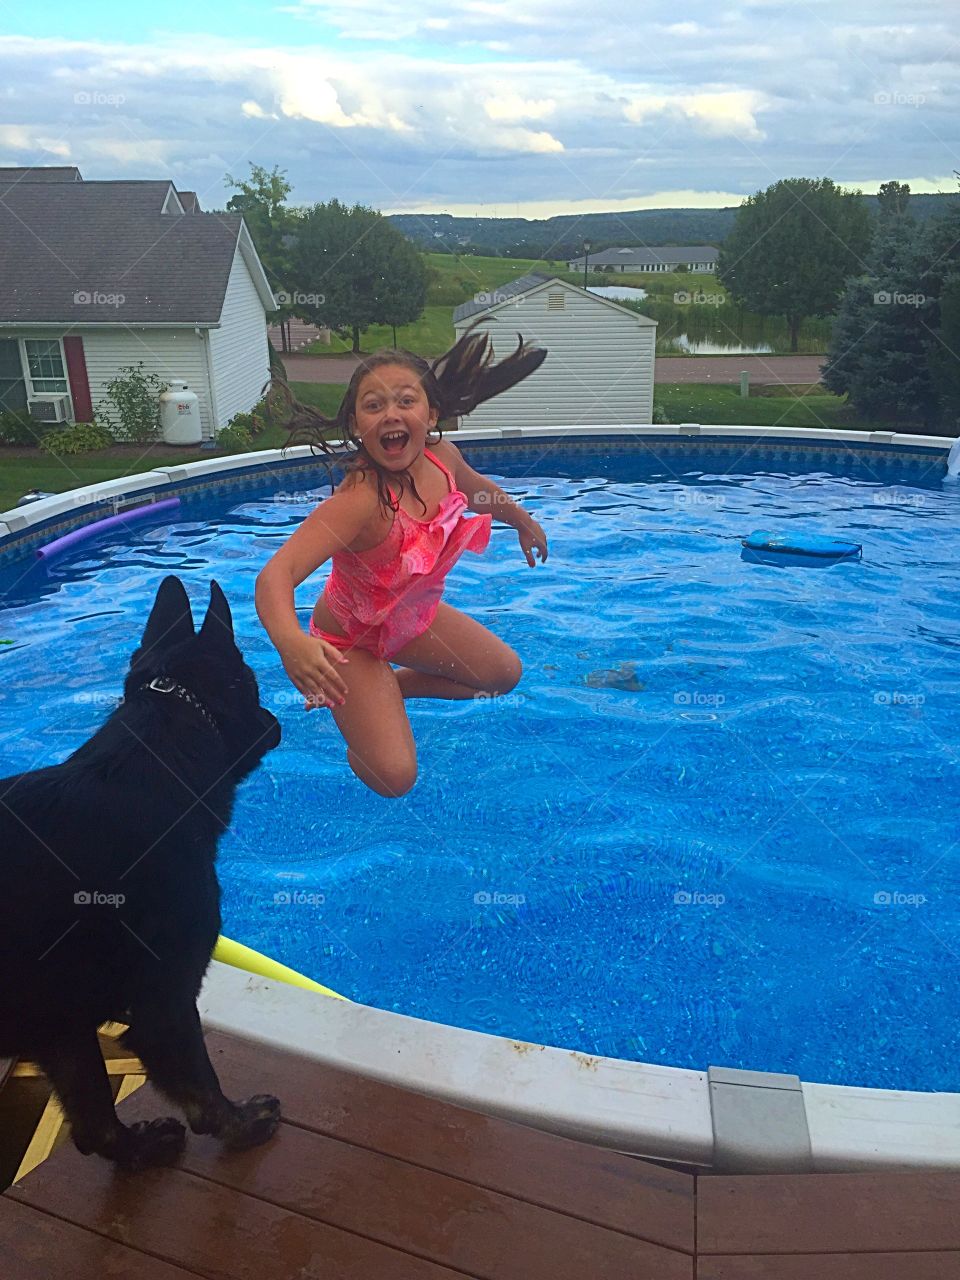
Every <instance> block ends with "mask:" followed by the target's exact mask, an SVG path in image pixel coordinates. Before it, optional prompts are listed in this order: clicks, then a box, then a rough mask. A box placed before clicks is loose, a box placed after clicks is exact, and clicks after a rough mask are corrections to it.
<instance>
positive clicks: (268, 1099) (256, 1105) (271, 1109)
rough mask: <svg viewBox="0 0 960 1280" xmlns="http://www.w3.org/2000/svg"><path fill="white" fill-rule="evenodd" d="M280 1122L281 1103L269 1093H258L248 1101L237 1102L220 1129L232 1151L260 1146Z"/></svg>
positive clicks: (227, 1146) (272, 1133)
mask: <svg viewBox="0 0 960 1280" xmlns="http://www.w3.org/2000/svg"><path fill="white" fill-rule="evenodd" d="M279 1123H280V1103H279V1101H278V1099H277V1098H274V1097H273V1096H272V1095H271V1094H269V1093H258V1094H256V1095H255V1096H254V1097H252V1098H248V1099H247V1100H246V1102H235V1103H234V1104H233V1111H232V1114H231V1116H230V1119H229V1120H228V1122H227V1123H226V1124H225V1125H224V1126H223V1128H222V1129H221V1131H220V1138H221V1139H222V1141H223V1144H224V1146H225V1147H226V1148H227V1149H228V1150H230V1151H244V1150H246V1148H247V1147H256V1146H259V1145H260V1143H261V1142H266V1141H267V1139H268V1138H272V1137H273V1135H274V1133H276V1130H277V1125H278V1124H279Z"/></svg>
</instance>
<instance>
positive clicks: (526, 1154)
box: [0, 1034, 960, 1280]
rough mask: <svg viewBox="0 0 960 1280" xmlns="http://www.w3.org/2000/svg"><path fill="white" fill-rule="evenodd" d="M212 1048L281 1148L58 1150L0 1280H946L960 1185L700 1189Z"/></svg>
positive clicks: (18, 1207)
mask: <svg viewBox="0 0 960 1280" xmlns="http://www.w3.org/2000/svg"><path fill="white" fill-rule="evenodd" d="M208 1043H209V1046H210V1050H211V1056H212V1058H213V1060H214V1062H215V1064H216V1066H217V1069H218V1071H219V1073H220V1078H221V1080H222V1082H223V1085H224V1089H225V1091H226V1092H227V1093H228V1094H229V1095H231V1096H235V1097H237V1096H246V1095H248V1094H251V1093H258V1092H272V1093H276V1094H277V1095H278V1096H279V1097H280V1099H281V1101H282V1103H283V1111H284V1122H283V1124H282V1125H281V1127H280V1130H279V1132H278V1134H277V1136H276V1137H275V1138H274V1139H273V1140H272V1141H271V1142H270V1143H268V1144H266V1145H265V1146H263V1147H260V1148H257V1149H256V1150H253V1151H250V1152H245V1153H243V1154H239V1155H224V1154H222V1153H221V1152H220V1150H219V1148H218V1146H217V1144H216V1143H215V1142H213V1141H212V1140H210V1139H207V1138H198V1137H195V1136H193V1135H191V1136H190V1137H189V1139H188V1146H187V1151H186V1153H185V1155H184V1157H183V1159H182V1162H181V1164H180V1165H178V1166H177V1167H176V1168H173V1169H164V1170H155V1171H152V1172H150V1173H147V1174H142V1175H139V1176H137V1177H122V1176H118V1175H116V1174H115V1173H114V1172H113V1170H112V1168H111V1167H110V1166H109V1165H107V1164H106V1163H105V1162H103V1161H101V1160H97V1159H93V1158H91V1159H84V1158H83V1157H81V1156H80V1155H78V1154H77V1152H76V1151H75V1150H74V1148H73V1147H72V1145H67V1146H64V1147H63V1148H62V1149H60V1150H59V1151H57V1152H55V1154H54V1155H53V1156H51V1157H50V1159H48V1160H46V1161H45V1162H44V1163H43V1164H41V1165H40V1166H39V1167H38V1168H36V1169H35V1170H34V1171H33V1172H32V1173H30V1174H28V1175H27V1176H26V1177H25V1178H24V1179H23V1180H22V1181H20V1182H19V1183H17V1185H16V1186H14V1187H12V1188H11V1189H10V1190H9V1191H7V1192H6V1193H5V1194H4V1195H3V1196H0V1277H3V1280H47V1278H48V1277H49V1278H50V1280H53V1278H54V1277H56V1278H57V1280H60V1278H61V1277H62V1276H64V1275H69V1276H70V1280H94V1278H96V1280H101V1278H102V1277H128V1276H129V1277H133V1276H136V1277H138V1280H139V1278H141V1277H142V1278H143V1280H154V1278H156V1280H175V1278H177V1277H179V1278H180V1280H182V1278H183V1277H185V1276H205V1277H216V1278H217V1280H292V1278H296V1280H312V1278H314V1277H315V1278H316V1280H456V1278H457V1277H463V1276H470V1277H489V1278H490V1280H681V1278H682V1280H760V1278H761V1277H762V1278H763V1280H960V1174H957V1175H954V1174H923V1173H906V1174H872V1175H860V1174H850V1175H848V1174H824V1175H814V1174H807V1175H797V1176H792V1175H789V1176H787V1175H780V1176H760V1177H726V1176H716V1175H713V1176H707V1175H701V1176H700V1177H695V1176H694V1175H693V1174H689V1173H686V1172H680V1171H678V1170H674V1169H667V1168H663V1167H660V1166H658V1165H654V1164H651V1163H648V1162H645V1161H642V1160H636V1159H633V1158H631V1157H629V1156H623V1155H617V1154H615V1153H611V1152H608V1151H603V1150H600V1149H599V1148H595V1147H591V1146H589V1145H586V1144H583V1143H579V1142H574V1141H571V1140H568V1139H566V1138H559V1137H555V1136H553V1135H551V1134H546V1133H541V1132H539V1131H537V1130H535V1129H529V1128H526V1127H524V1126H522V1125H517V1124H511V1123H509V1122H507V1121H504V1120H499V1119H495V1118H492V1117H489V1116H484V1115H481V1114H479V1113H477V1112H472V1111H466V1110H464V1109H462V1108H458V1107H453V1106H448V1105H447V1104H445V1103H440V1102H436V1101H434V1100H432V1099H428V1098H424V1097H421V1096H419V1095H417V1094H413V1093H408V1092H406V1091H404V1090H401V1089H397V1088H394V1087H391V1086H386V1085H380V1084H376V1083H373V1082H371V1081H369V1080H366V1079H363V1078H361V1077H359V1076H356V1075H352V1074H350V1073H347V1072H343V1071H337V1070H333V1069H331V1068H326V1067H319V1066H317V1065H316V1064H315V1063H310V1062H307V1061H305V1060H304V1059H302V1058H298V1057H295V1056H290V1055H285V1054H281V1053H277V1052H274V1051H269V1050H265V1049H263V1048H262V1047H260V1046H256V1045H253V1044H251V1043H248V1042H245V1041H242V1040H238V1039H234V1038H232V1037H229V1036H224V1035H216V1034H214V1035H210V1036H209V1037H208ZM120 1109H121V1114H122V1115H123V1116H124V1117H125V1118H126V1119H128V1120H134V1119H140V1118H145V1117H149V1116H156V1115H160V1114H166V1113H167V1112H168V1111H169V1108H168V1107H167V1106H165V1105H164V1104H163V1102H162V1101H160V1100H159V1099H158V1098H157V1097H156V1096H155V1095H154V1094H153V1092H152V1090H151V1089H150V1088H149V1086H146V1087H144V1088H140V1089H138V1090H137V1091H136V1092H135V1093H133V1094H132V1095H131V1096H130V1097H128V1098H127V1099H126V1100H125V1101H124V1102H123V1103H122V1104H121V1108H120Z"/></svg>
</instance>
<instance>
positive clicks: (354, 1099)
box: [207, 1034, 694, 1254]
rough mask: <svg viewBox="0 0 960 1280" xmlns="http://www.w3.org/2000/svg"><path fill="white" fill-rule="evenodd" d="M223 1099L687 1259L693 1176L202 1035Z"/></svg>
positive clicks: (690, 1250) (690, 1249)
mask: <svg viewBox="0 0 960 1280" xmlns="http://www.w3.org/2000/svg"><path fill="white" fill-rule="evenodd" d="M207 1046H208V1048H209V1050H210V1057H211V1060H212V1061H213V1063H214V1066H215V1067H216V1069H217V1072H218V1074H219V1076H220V1080H221V1083H222V1085H223V1088H224V1092H225V1093H226V1094H227V1095H228V1096H229V1097H239V1096H246V1095H248V1094H250V1093H256V1092H261V1091H265V1092H270V1093H276V1095H277V1096H278V1097H279V1098H280V1100H281V1103H282V1104H283V1114H284V1118H285V1119H286V1120H287V1121H288V1122H290V1123H292V1124H297V1125H300V1126H302V1127H304V1128H308V1129H311V1130H313V1131H314V1132H316V1133H323V1134H326V1135H327V1136H329V1137H332V1138H338V1139H340V1140H342V1141H344V1142H349V1143H352V1144H353V1145H354V1146H360V1147H366V1148H368V1149H369V1150H371V1151H378V1152H381V1153H382V1154H384V1155H389V1156H394V1157H396V1158H397V1159H400V1160H406V1161H408V1162H410V1163H411V1164H417V1165H420V1166H421V1167H423V1168H426V1169H431V1170H433V1171H435V1172H437V1173H448V1174H451V1175H453V1176H455V1177H458V1178H466V1179H467V1180H469V1181H470V1182H472V1183H474V1184H475V1185H476V1186H479V1187H486V1188H487V1189H489V1190H491V1191H499V1192H502V1193H503V1194H504V1195H508V1196H513V1197H514V1198H516V1199H518V1200H527V1201H529V1202H530V1203H532V1204H538V1205H542V1206H543V1207H544V1208H548V1209H556V1210H558V1211H559V1212H562V1213H566V1214H569V1215H571V1216H575V1217H578V1218H583V1219H585V1220H586V1221H588V1222H592V1223H595V1224H596V1225H598V1226H604V1227H609V1228H611V1229H613V1230H616V1231H622V1232H625V1233H627V1234H629V1235H634V1236H637V1237H639V1238H641V1239H645V1240H649V1241H650V1242H651V1243H654V1244H661V1245H664V1246H666V1247H667V1248H671V1249H675V1250H678V1251H680V1252H683V1253H690V1254H692V1253H693V1190H694V1184H693V1179H692V1178H691V1177H690V1175H689V1174H684V1173H678V1172H676V1171H675V1170H673V1169H662V1168H659V1167H658V1166H656V1165H652V1164H648V1163H646V1162H645V1161H641V1160H635V1159H634V1158H632V1157H631V1156H626V1155H620V1154H618V1153H617V1152H613V1151H605V1150H603V1149H602V1148H599V1147H594V1146H590V1145H589V1144H587V1143H583V1142H576V1141H574V1140H572V1139H569V1138H562V1137H558V1136H556V1135H555V1134H551V1133H544V1132H542V1131H540V1130H538V1129H531V1128H529V1127H527V1126H526V1125H521V1124H514V1123H512V1122H510V1121H508V1120H501V1119H499V1118H497V1117H493V1116H487V1115H483V1114H482V1113H481V1112H479V1111H468V1110H466V1109H465V1108H463V1107H455V1106H451V1105H448V1104H445V1103H439V1102H437V1101H436V1099H434V1098H428V1097H426V1096H423V1095H420V1094H416V1093H411V1092H410V1091H409V1090H406V1089H400V1088H396V1087H395V1086H392V1085H386V1084H380V1083H376V1084H373V1083H372V1082H371V1081H370V1080H368V1079H364V1078H363V1077H361V1076H358V1075H355V1074H352V1073H350V1072H346V1071H340V1070H337V1069H335V1068H333V1067H326V1066H321V1065H319V1064H318V1063H311V1062H307V1061H306V1060H305V1059H303V1058H299V1057H296V1056H293V1055H287V1054H280V1053H275V1052H271V1053H270V1054H269V1057H268V1059H266V1060H265V1057H264V1052H263V1049H262V1047H259V1046H257V1045H254V1044H252V1043H250V1042H249V1041H243V1040H239V1039H236V1038H234V1037H232V1036H225V1035H220V1034H210V1035H208V1036H207Z"/></svg>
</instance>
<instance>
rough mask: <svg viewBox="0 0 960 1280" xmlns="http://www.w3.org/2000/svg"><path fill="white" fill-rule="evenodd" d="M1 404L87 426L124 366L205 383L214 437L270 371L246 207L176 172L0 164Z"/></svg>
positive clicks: (263, 294)
mask: <svg viewBox="0 0 960 1280" xmlns="http://www.w3.org/2000/svg"><path fill="white" fill-rule="evenodd" d="M0 263H2V270H0V409H2V408H8V409H10V408H12V409H17V408H27V407H29V408H30V410H31V412H32V413H33V415H34V416H35V417H38V418H42V419H43V420H44V421H49V422H87V421H89V420H90V419H91V417H92V416H94V415H95V414H96V412H97V406H98V403H99V402H100V401H101V400H102V399H103V397H104V395H105V393H106V386H107V383H108V382H109V381H110V379H111V378H113V377H114V376H115V375H116V374H117V372H118V371H119V369H120V367H121V366H123V365H135V364H137V363H138V362H140V361H142V362H143V365H144V369H145V370H146V371H148V372H152V373H156V374H157V375H159V377H161V378H162V379H163V380H164V381H168V380H170V379H174V378H182V379H184V380H185V381H186V382H187V384H188V386H189V387H190V389H191V390H192V391H194V392H196V394H197V397H198V399H199V402H200V418H201V423H202V428H203V434H204V437H205V438H207V439H210V438H212V437H213V436H214V435H215V433H216V432H217V431H218V430H219V429H220V428H221V427H224V426H226V425H227V423H228V422H229V421H230V419H231V418H232V417H233V415H234V414H236V413H238V412H242V411H246V410H249V409H251V408H252V407H253V406H254V405H255V404H256V402H257V400H258V399H259V398H260V394H261V391H262V389H263V386H264V384H265V383H266V381H267V379H268V377H269V357H268V349H267V324H266V315H267V312H268V311H271V310H273V309H274V307H275V303H274V299H273V292H272V290H271V288H270V284H269V282H268V280H267V277H266V275H265V274H264V270H263V266H262V264H261V262H260V259H259V257H258V256H257V251H256V249H255V248H254V245H253V241H252V239H251V238H250V233H249V231H248V230H247V227H246V224H245V223H244V221H243V218H242V217H241V216H240V214H235V213H203V212H201V211H200V208H199V204H198V202H197V198H196V196H195V195H194V193H193V192H189V191H177V190H176V188H175V186H174V185H173V183H172V182H168V181H102V182H101V181H97V182H87V181H84V179H83V178H82V177H81V176H80V173H79V171H78V170H77V169H75V168H68V167H64V168H39V169H13V168H0Z"/></svg>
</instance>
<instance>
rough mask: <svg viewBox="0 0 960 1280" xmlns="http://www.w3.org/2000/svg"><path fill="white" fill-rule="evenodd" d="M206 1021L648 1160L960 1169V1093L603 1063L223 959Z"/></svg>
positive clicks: (210, 979)
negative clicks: (349, 998)
mask: <svg viewBox="0 0 960 1280" xmlns="http://www.w3.org/2000/svg"><path fill="white" fill-rule="evenodd" d="M200 1016H201V1018H202V1020H203V1024H204V1026H205V1027H207V1028H208V1029H209V1030H217V1031H224V1032H227V1033H229V1034H233V1035H237V1036H243V1037H246V1038H248V1039H251V1040H254V1041H257V1042H260V1043H262V1044H265V1045H269V1046H271V1047H272V1048H276V1049H281V1050H286V1051H287V1052H290V1053H296V1054H299V1055H303V1056H304V1057H307V1058H312V1059H313V1060H314V1061H316V1062H318V1063H323V1064H324V1065H325V1066H332V1067H337V1068H339V1069H341V1070H345V1071H354V1072H358V1073H359V1074H360V1075H363V1076H369V1077H371V1078H373V1079H375V1080H381V1081H383V1082H385V1083H388V1084H395V1085H399V1086H400V1087H401V1088H404V1089H411V1090H413V1091H414V1092H415V1093H423V1094H427V1095H429V1096H430V1097H435V1098H441V1099H443V1100H445V1101H447V1102H452V1103H455V1104H457V1105H458V1106H462V1107H467V1108H468V1109H470V1110H472V1111H481V1112H483V1113H485V1114H488V1115H497V1116H501V1117H503V1118H505V1119H507V1120H513V1121H516V1122H518V1123H520V1124H527V1125H531V1126H532V1127H533V1128H536V1129H545V1130H548V1131H549V1132H551V1133H559V1134H562V1135H563V1136H565V1137H568V1138H576V1139H578V1140H579V1141H581V1142H591V1143H595V1144H597V1145H599V1146H604V1147H609V1148H611V1149H612V1150H616V1151H622V1152H627V1153H628V1154H631V1155H637V1156H645V1157H647V1158H648V1159H649V1158H652V1159H659V1160H667V1161H670V1162H671V1163H680V1164H687V1165H690V1166H693V1167H695V1168H701V1169H713V1170H716V1171H718V1172H719V1171H723V1172H728V1173H734V1172H736V1173H768V1172H778V1173H787V1172H792V1173H800V1172H819V1173H838V1172H853V1171H855V1170H883V1169H888V1170H893V1169H911V1168H912V1169H929V1170H933V1169H940V1170H956V1169H960V1094H953V1093H912V1092H907V1091H906V1090H895V1089H860V1088H850V1087H848V1086H844V1085H825V1084H806V1083H803V1082H801V1081H800V1080H798V1079H797V1077H796V1076H789V1075H775V1074H773V1073H770V1072H757V1071H735V1070H729V1069H726V1068H720V1067H711V1068H709V1069H708V1070H706V1071H690V1070H683V1069H681V1068H678V1067H664V1066H659V1065H656V1064H651V1063H645V1062H628V1061H625V1060H623V1059H618V1058H602V1057H594V1056H591V1055H589V1054H585V1053H578V1052H575V1051H573V1050H570V1049H557V1048H553V1047H551V1046H549V1045H542V1044H531V1043H528V1042H526V1041H521V1040H510V1039H507V1038H505V1037H502V1036H493V1035H488V1034H487V1033H485V1032H481V1031H467V1030H464V1029H463V1028H461V1027H450V1026H445V1025H442V1024H440V1023H436V1022H426V1021H424V1020H421V1019H419V1018H410V1017H407V1016H405V1015H403V1014H399V1013H390V1012H387V1011H386V1010H383V1009H375V1008H372V1007H370V1006H368V1005H362V1004H353V1003H347V1002H345V1001H341V1000H332V999H330V998H329V997H328V996H320V995H316V994H314V993H313V992H309V991H302V990H299V989H298V988H296V987H289V986H286V985H284V984H283V983H279V982H273V981H270V980H269V979H266V978H261V977H258V976H256V975H253V974H249V973H245V972H243V971H242V970H239V969H233V968H231V967H229V966H227V965H223V964H220V963H218V962H216V961H214V963H213V964H211V966H210V969H209V971H208V973H207V977H206V980H205V982H204V986H203V990H202V991H201V993H200ZM281 1101H282V1099H281Z"/></svg>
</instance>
